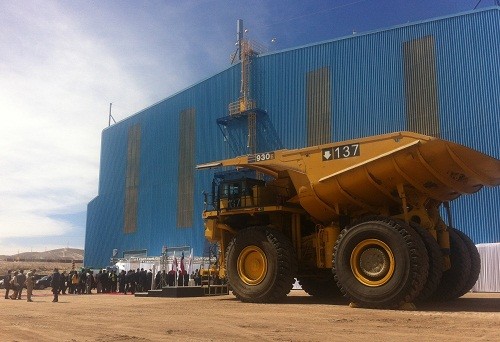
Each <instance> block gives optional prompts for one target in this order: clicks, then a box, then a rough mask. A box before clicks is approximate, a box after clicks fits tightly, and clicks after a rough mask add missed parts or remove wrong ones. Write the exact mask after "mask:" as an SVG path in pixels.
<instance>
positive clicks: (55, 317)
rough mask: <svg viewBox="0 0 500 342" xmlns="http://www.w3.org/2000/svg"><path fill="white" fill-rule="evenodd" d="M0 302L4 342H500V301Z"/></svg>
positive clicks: (114, 297) (87, 298)
mask: <svg viewBox="0 0 500 342" xmlns="http://www.w3.org/2000/svg"><path fill="white" fill-rule="evenodd" d="M2 291H5V290H2ZM2 294H3V292H2ZM0 298H2V299H1V301H0V303H1V304H0V340H1V341H58V342H60V341H238V340H239V341H242V340H244V341H439V340H449V341H476V340H480V341H500V323H499V322H500V293H469V294H466V295H465V296H464V297H462V298H460V299H458V300H456V301H453V302H448V303H437V304H436V303H434V304H425V305H420V306H419V307H418V308H417V310H414V311H391V310H368V309H359V308H351V307H349V305H348V303H346V302H344V301H324V300H323V301H322V300H318V299H316V298H314V297H311V296H308V295H307V294H306V293H305V292H303V291H302V290H292V292H291V293H290V294H289V296H288V297H287V298H286V300H285V301H284V302H283V303H279V304H247V303H241V302H239V301H238V300H236V299H235V297H234V296H233V295H225V296H219V297H201V298H138V297H135V296H132V295H122V294H92V295H65V296H62V295H61V296H60V297H59V302H58V303H52V294H51V292H50V290H35V296H34V297H33V300H34V302H32V303H28V302H27V301H26V297H25V293H23V299H22V300H10V299H9V300H5V299H3V296H2V297H0Z"/></svg>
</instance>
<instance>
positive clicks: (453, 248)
mask: <svg viewBox="0 0 500 342" xmlns="http://www.w3.org/2000/svg"><path fill="white" fill-rule="evenodd" d="M213 167H233V171H231V170H228V171H223V172H220V173H216V174H215V177H214V181H213V186H212V194H211V198H208V196H206V202H205V203H206V209H205V210H204V212H203V218H204V222H205V236H206V238H207V239H208V240H210V241H212V242H218V243H219V246H220V265H221V267H220V276H221V277H226V278H227V281H228V283H229V285H230V287H231V289H232V291H233V293H234V295H235V296H236V297H237V298H239V299H240V300H242V301H244V302H273V301H278V300H280V299H282V298H283V297H285V296H286V295H287V294H288V292H289V291H290V290H291V288H292V284H293V283H294V278H297V279H298V281H299V283H300V284H301V285H302V288H303V289H304V290H305V291H306V292H308V293H309V294H311V295H315V296H325V297H329V296H336V295H341V294H343V295H345V296H346V297H348V298H349V300H350V301H351V302H353V303H355V304H357V305H358V306H363V307H370V308H396V307H399V306H401V305H403V304H404V303H413V302H415V301H421V300H426V299H435V300H449V299H455V298H458V297H460V296H462V295H463V294H465V293H466V292H468V291H469V290H470V289H471V288H472V286H473V285H474V283H475V282H476V280H477V278H478V274H479V268H480V259H479V254H478V252H477V249H476V247H475V245H474V244H473V243H472V241H471V240H470V239H469V238H468V237H467V236H466V235H465V234H464V233H462V232H460V231H459V230H457V229H455V228H452V227H451V217H449V218H447V219H446V223H445V220H444V219H443V218H442V217H441V209H440V208H441V206H443V211H444V212H446V210H445V209H446V208H448V209H449V207H448V206H447V204H448V203H449V201H451V200H454V199H455V198H457V197H459V196H460V195H462V194H470V193H474V192H476V191H478V190H480V189H481V188H482V187H483V185H488V186H496V185H499V184H500V161H499V160H497V159H495V158H492V157H489V156H486V155H484V154H482V153H480V152H477V151H475V150H472V149H470V148H467V147H464V146H461V145H458V144H455V143H452V142H449V141H445V140H441V139H437V138H433V137H429V136H425V135H420V134H416V133H411V132H398V133H392V134H386V135H380V136H373V137H369V138H363V139H356V140H349V141H344V142H340V143H330V144H325V145H321V146H314V147H308V148H303V149H297V150H277V151H273V152H268V153H260V154H256V155H246V156H241V157H237V158H233V159H227V160H222V161H218V162H213V163H207V164H203V165H198V166H197V168H198V169H204V168H213ZM252 171H253V172H252ZM448 213H449V210H448ZM445 216H448V215H445Z"/></svg>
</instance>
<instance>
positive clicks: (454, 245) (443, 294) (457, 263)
mask: <svg viewBox="0 0 500 342" xmlns="http://www.w3.org/2000/svg"><path fill="white" fill-rule="evenodd" d="M448 233H449V235H450V261H451V268H450V269H448V270H446V271H444V272H443V277H442V278H441V283H440V284H439V286H438V288H437V289H436V291H435V292H434V295H433V296H432V299H433V300H436V301H447V300H452V299H457V298H458V297H460V296H461V295H463V293H462V292H463V289H464V288H465V287H466V284H467V282H468V280H469V278H470V275H471V257H470V253H469V250H468V248H467V245H466V244H465V242H464V241H463V240H462V239H461V238H460V236H459V235H458V234H457V233H456V231H455V230H454V229H448Z"/></svg>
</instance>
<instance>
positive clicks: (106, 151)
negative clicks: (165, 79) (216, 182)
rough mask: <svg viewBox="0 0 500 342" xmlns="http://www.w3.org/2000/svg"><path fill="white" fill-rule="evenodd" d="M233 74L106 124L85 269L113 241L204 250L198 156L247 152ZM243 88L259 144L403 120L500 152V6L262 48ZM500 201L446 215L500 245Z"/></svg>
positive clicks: (478, 238) (156, 250)
mask: <svg viewBox="0 0 500 342" xmlns="http://www.w3.org/2000/svg"><path fill="white" fill-rule="evenodd" d="M240 78H241V67H240V63H237V64H235V65H233V66H230V67H228V68H227V69H226V70H224V71H222V72H220V73H218V74H216V75H214V76H212V77H210V78H208V79H206V80H203V81H201V82H199V83H197V84H195V85H193V86H191V87H189V88H188V89H185V90H183V91H181V92H179V93H177V94H175V95H172V96H170V97H168V98H167V99H165V100H163V101H161V102H158V103H156V104H154V105H152V106H151V107H148V108H146V109H144V110H142V111H141V112H139V113H137V114H135V115H133V116H131V117H129V118H127V119H125V120H123V121H121V122H119V123H117V124H115V125H112V126H111V127H108V128H106V129H105V130H104V131H103V133H102V150H101V160H100V176H99V190H98V195H97V197H96V198H94V199H93V200H92V201H91V202H90V203H89V204H88V212H87V230H86V240H85V264H86V265H88V266H104V265H107V264H109V260H110V257H111V256H112V253H113V250H115V252H116V256H117V257H123V256H127V255H134V254H135V255H137V254H140V255H148V256H155V255H160V254H161V252H162V247H163V246H191V247H192V248H193V249H194V254H195V255H197V256H201V255H202V254H203V253H204V250H205V239H204V233H203V221H202V218H201V213H202V211H203V208H204V203H203V195H202V193H203V191H209V190H210V188H211V180H212V177H213V172H212V171H196V170H195V166H196V165H197V164H201V163H205V162H209V161H214V160H220V159H224V158H228V157H233V156H235V155H237V154H245V153H247V151H244V147H245V143H244V141H243V140H244V139H246V133H245V132H244V129H242V127H243V125H240V126H238V122H237V120H236V121H235V123H234V124H232V125H233V126H232V127H229V123H228V122H224V120H222V121H219V124H220V123H221V122H222V123H223V124H222V125H218V124H217V119H220V118H222V117H225V116H227V115H228V104H230V103H232V102H235V101H237V100H238V98H239V96H240V83H241V82H240ZM250 88H251V96H252V98H253V99H254V100H255V101H256V106H257V107H258V108H261V109H263V110H265V111H266V112H267V116H266V115H265V114H262V115H261V116H260V117H259V118H258V121H259V127H260V128H259V129H258V130H257V145H256V148H257V152H262V151H267V150H271V149H275V148H276V146H277V145H276V144H278V143H280V144H282V146H283V147H285V148H288V149H294V148H300V147H305V146H310V145H316V144H321V143H326V142H329V141H341V140H346V139H353V138H358V137H365V136H370V135H376V134H382V133H388V132H393V131H401V130H409V131H416V132H420V133H423V134H427V135H432V136H439V137H440V138H443V139H446V140H451V141H454V142H458V143H460V144H463V145H466V146H469V147H471V148H474V149H477V150H479V151H481V152H484V153H486V154H489V155H491V156H493V157H495V158H497V159H500V153H499V148H498V146H500V113H499V112H500V96H498V94H499V93H500V8H498V7H494V8H489V9H485V10H481V11H474V12H468V13H464V14H459V15H454V16H449V17H442V18H437V19H433V20H429V21H424V22H418V23H413V24H408V25H404V26H398V27H393V28H389V29H386V30H380V31H375V32H369V33H366V34H356V35H352V36H349V37H344V38H340V39H335V40H331V41H326V42H321V43H315V44H311V45H308V46H302V47H298V48H294V49H289V50H284V51H278V52H273V53H268V54H260V55H257V56H255V57H254V58H253V59H252V63H251V82H250ZM270 123H272V125H273V126H274V129H275V132H273V131H272V129H270V127H271V126H270ZM224 124H225V125H224ZM221 129H222V130H227V129H231V130H232V134H229V135H227V134H226V138H224V135H223V134H221ZM235 132H236V133H235ZM238 132H239V133H238ZM240 133H241V134H240ZM238 139H239V140H241V141H239V140H238ZM242 139H243V140H242ZM242 146H243V150H242V148H241V147H242ZM499 207H500V189H498V188H495V189H491V188H487V189H483V190H481V191H480V192H479V193H477V194H474V195H471V196H463V197H461V198H459V199H458V200H456V201H454V202H453V203H452V211H453V215H454V225H455V226H456V227H458V228H460V229H461V230H463V231H464V232H465V233H467V234H468V235H469V236H470V237H471V238H472V239H473V241H474V242H475V243H484V242H500V223H499V222H500V211H499V210H498V208H499Z"/></svg>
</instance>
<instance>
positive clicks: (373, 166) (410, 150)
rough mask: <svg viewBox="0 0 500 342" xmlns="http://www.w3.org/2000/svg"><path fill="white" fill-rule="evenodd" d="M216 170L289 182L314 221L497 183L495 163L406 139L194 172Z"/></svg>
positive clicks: (353, 143) (250, 159)
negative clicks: (405, 196)
mask: <svg viewBox="0 0 500 342" xmlns="http://www.w3.org/2000/svg"><path fill="white" fill-rule="evenodd" d="M218 166H219V167H221V166H235V167H244V168H249V169H254V170H257V171H259V172H262V173H265V174H268V175H270V176H273V177H274V178H285V177H290V179H291V181H292V183H293V185H294V187H295V190H296V192H297V194H298V198H299V201H300V204H301V205H302V206H303V207H304V208H305V209H306V210H307V211H308V212H309V213H310V214H311V215H312V216H314V217H316V218H317V219H319V220H321V221H328V220H331V219H332V218H334V217H335V216H336V215H338V214H340V213H341V212H372V213H378V212H380V210H381V208H387V207H391V206H396V205H397V206H400V205H401V199H400V196H399V194H398V186H403V187H405V189H410V191H409V192H408V193H409V194H411V193H412V192H413V193H418V194H419V197H421V196H422V195H423V196H424V197H425V198H427V199H432V200H436V201H439V202H445V201H451V200H453V199H455V198H457V197H459V196H460V195H462V194H470V193H474V192H476V191H478V190H480V189H481V188H482V187H483V186H485V185H487V186H496V185H499V184H500V161H499V160H497V159H495V158H492V157H490V156H487V155H485V154H483V153H481V152H478V151H475V150H473V149H470V148H468V147H465V146H462V145H459V144H456V143H452V142H449V141H446V140H442V139H438V138H433V137H429V136H425V135H421V134H417V133H411V132H397V133H391V134H385V135H379V136H372V137H369V138H363V139H355V140H349V141H343V142H338V143H329V144H324V145H320V146H313V147H307V148H303V149H297V150H278V151H273V152H268V153H261V154H256V155H248V156H240V157H236V158H233V159H227V160H223V161H219V162H214V163H208V164H203V165H199V166H198V168H207V167H218Z"/></svg>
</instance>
